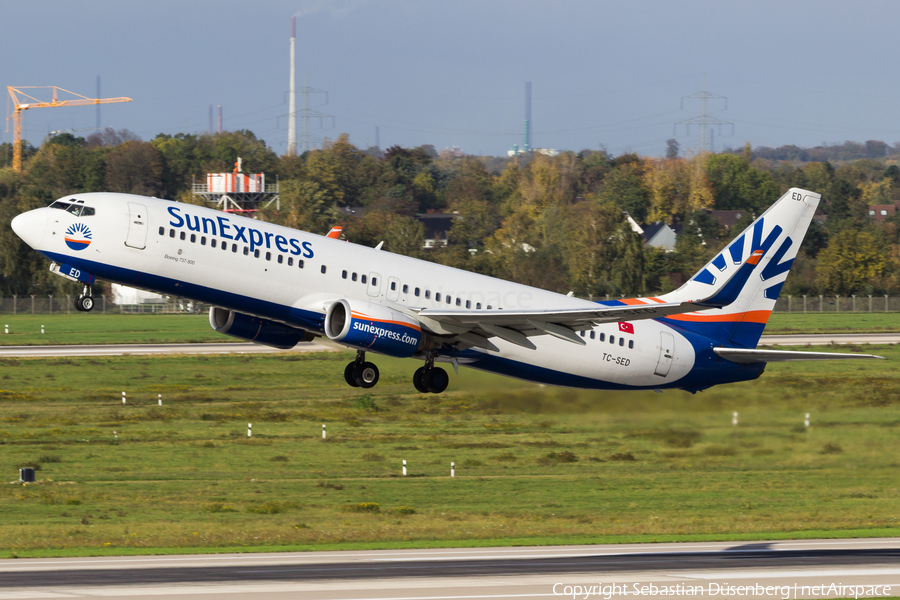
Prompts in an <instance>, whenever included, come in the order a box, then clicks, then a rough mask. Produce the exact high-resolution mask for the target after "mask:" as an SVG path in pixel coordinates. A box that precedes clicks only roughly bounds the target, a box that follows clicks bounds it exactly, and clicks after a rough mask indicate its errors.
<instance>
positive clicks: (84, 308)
mask: <svg viewBox="0 0 900 600" xmlns="http://www.w3.org/2000/svg"><path fill="white" fill-rule="evenodd" d="M75 310H79V311H81V312H91V311H92V310H94V296H93V295H92V292H91V286H89V285H86V286H84V293H83V294H82V295H80V296H78V298H76V299H75Z"/></svg>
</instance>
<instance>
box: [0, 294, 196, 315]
mask: <svg viewBox="0 0 900 600" xmlns="http://www.w3.org/2000/svg"><path fill="white" fill-rule="evenodd" d="M75 298H76V297H75V296H12V297H9V298H0V315H56V314H64V315H65V314H73V313H77V312H78V311H77V310H76V309H75ZM208 308H209V306H208V305H206V304H203V303H201V302H193V301H191V300H185V299H183V298H175V299H170V300H168V301H166V302H146V303H141V304H116V303H115V302H114V301H113V297H112V296H94V310H93V312H95V313H100V314H108V315H115V314H123V315H139V314H179V313H184V314H190V313H203V312H206V311H207V310H208Z"/></svg>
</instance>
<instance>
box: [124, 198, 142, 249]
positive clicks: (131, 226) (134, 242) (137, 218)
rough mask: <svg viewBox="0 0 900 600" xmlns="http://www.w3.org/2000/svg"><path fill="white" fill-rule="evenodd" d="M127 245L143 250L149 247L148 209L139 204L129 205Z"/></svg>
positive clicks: (131, 203)
mask: <svg viewBox="0 0 900 600" xmlns="http://www.w3.org/2000/svg"><path fill="white" fill-rule="evenodd" d="M125 245H126V246H128V247H129V248H137V249H138V250H143V249H144V248H146V247H147V207H146V206H144V205H143V204H138V203H137V202H129V203H128V236H127V237H126V238H125Z"/></svg>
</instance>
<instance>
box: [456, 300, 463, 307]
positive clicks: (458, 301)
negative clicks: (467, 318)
mask: <svg viewBox="0 0 900 600" xmlns="http://www.w3.org/2000/svg"><path fill="white" fill-rule="evenodd" d="M456 305H457V306H461V305H462V301H461V300H460V299H459V298H457V299H456Z"/></svg>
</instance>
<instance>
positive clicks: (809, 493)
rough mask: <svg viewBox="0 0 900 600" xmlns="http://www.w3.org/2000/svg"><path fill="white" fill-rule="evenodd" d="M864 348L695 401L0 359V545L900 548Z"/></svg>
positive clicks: (88, 548)
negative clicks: (434, 390) (29, 479)
mask: <svg viewBox="0 0 900 600" xmlns="http://www.w3.org/2000/svg"><path fill="white" fill-rule="evenodd" d="M143 318H148V317H143ZM157 318H159V317H149V319H150V320H154V319H157ZM850 350H851V351H852V350H858V349H853V348H851V349H850ZM865 350H866V351H873V349H872V348H869V347H867V348H866V349H865ZM874 351H876V352H877V353H880V354H882V355H884V356H887V357H888V358H889V359H890V360H891V362H884V361H871V362H870V361H865V362H846V363H831V364H815V363H807V364H804V363H795V364H780V365H774V364H773V365H770V366H769V367H768V369H767V372H766V374H765V375H764V376H763V377H762V378H761V379H759V380H757V381H754V382H748V383H743V384H736V385H731V386H724V387H719V388H713V389H711V390H708V391H706V392H703V393H701V394H698V395H690V394H687V393H683V392H666V393H664V394H653V393H642V392H630V393H609V392H585V391H575V390H560V389H553V388H544V387H540V386H535V385H531V384H527V383H523V382H517V381H511V380H508V379H503V378H499V377H494V376H490V375H487V374H483V373H478V372H473V371H468V370H465V369H464V370H462V371H461V374H460V375H459V376H455V375H453V374H452V373H451V378H452V381H451V388H450V390H451V391H450V392H449V393H446V394H443V395H439V396H437V395H420V394H414V393H411V390H412V385H411V383H410V381H409V379H410V375H411V372H412V370H413V369H414V368H415V367H416V366H417V365H416V363H415V362H414V361H401V360H391V359H383V358H382V359H379V361H378V364H379V366H380V367H381V370H382V379H381V382H380V383H379V385H378V387H376V388H374V389H373V390H370V391H369V393H362V392H361V391H360V390H358V389H355V390H354V389H351V388H349V387H347V386H346V385H344V384H343V382H342V371H343V366H344V364H345V363H346V362H347V361H348V360H350V358H351V356H352V355H350V354H347V353H323V354H309V355H306V354H304V355H296V354H276V355H245V356H237V355H235V356H217V357H204V356H199V357H180V356H179V357H176V356H159V357H112V358H85V359H50V360H36V359H35V360H24V359H23V360H3V361H0V399H2V402H0V473H5V474H6V477H7V480H14V479H15V478H16V476H17V469H18V468H19V467H22V466H36V467H38V468H39V471H38V472H37V476H38V478H39V479H40V480H42V481H41V482H40V483H38V484H35V485H29V486H22V485H21V484H14V483H13V484H8V485H3V486H0V548H2V549H4V550H0V556H11V555H13V554H15V555H17V556H49V555H69V554H102V553H109V554H122V553H146V552H184V551H198V552H199V551H231V550H243V551H249V550H259V549H266V550H282V549H283V550H288V549H295V550H296V549H311V548H317V549H326V548H353V547H367V548H374V547H422V546H452V545H499V544H547V543H600V542H624V541H666V540H689V539H735V540H739V539H758V538H773V537H822V536H826V537H852V536H857V535H867V536H869V535H871V536H878V535H900V523H898V517H900V484H898V481H900V479H898V477H897V469H898V466H900V464H898V459H897V456H896V452H895V451H894V450H895V448H896V442H897V437H898V431H900V402H898V398H900V373H898V370H897V369H896V368H893V367H891V365H892V364H894V363H893V361H897V360H900V348H897V347H886V348H878V349H877V350H874ZM123 390H125V391H127V393H128V404H127V405H124V406H123V405H122V402H121V392H122V391H123ZM157 394H162V398H163V406H162V407H159V406H157ZM732 411H738V412H739V424H738V425H737V426H736V427H735V426H733V425H732V423H731V419H732ZM806 412H809V413H810V414H811V421H812V424H811V427H810V428H809V429H806V428H805V427H804V425H803V417H804V414H805V413H806ZM248 423H252V424H253V427H252V430H253V436H252V437H251V438H249V439H248V438H247V424H248ZM323 423H324V424H326V425H327V432H328V437H327V439H326V440H324V441H323V440H322V437H321V432H322V424H323ZM113 432H116V434H115V435H118V440H116V439H115V435H114V433H113ZM404 459H405V460H407V461H408V468H409V476H407V477H402V476H401V475H400V469H401V461H402V460H404ZM451 461H452V462H455V464H456V477H455V478H453V479H451V478H450V477H449V471H450V462H451Z"/></svg>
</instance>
